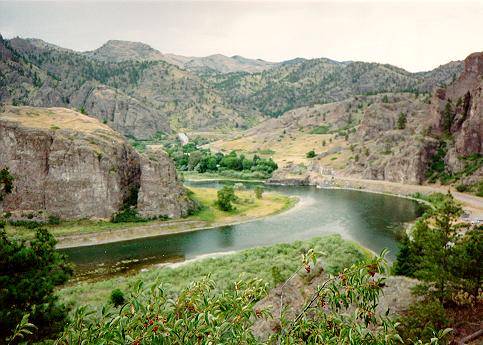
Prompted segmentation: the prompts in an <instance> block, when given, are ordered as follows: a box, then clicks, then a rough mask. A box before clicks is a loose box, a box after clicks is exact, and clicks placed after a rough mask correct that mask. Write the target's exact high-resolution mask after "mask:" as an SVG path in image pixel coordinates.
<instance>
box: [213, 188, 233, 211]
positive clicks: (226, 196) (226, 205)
mask: <svg viewBox="0 0 483 345" xmlns="http://www.w3.org/2000/svg"><path fill="white" fill-rule="evenodd" d="M235 200H236V196H235V190H234V189H233V187H230V186H223V188H222V189H220V190H219V191H218V192H217V200H216V202H215V203H216V205H217V206H218V208H219V209H220V210H222V211H231V210H233V209H234V207H233V204H232V203H233V202H234V201H235Z"/></svg>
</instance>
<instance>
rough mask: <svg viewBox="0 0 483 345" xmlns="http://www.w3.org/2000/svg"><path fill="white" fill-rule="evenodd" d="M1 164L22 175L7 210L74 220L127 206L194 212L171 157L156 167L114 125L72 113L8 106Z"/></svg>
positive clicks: (0, 117) (149, 211)
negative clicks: (117, 131) (39, 213)
mask: <svg viewBox="0 0 483 345" xmlns="http://www.w3.org/2000/svg"><path fill="white" fill-rule="evenodd" d="M0 167H1V168H4V167H7V168H9V170H10V173H11V174H12V175H13V176H14V178H15V180H14V190H13V193H12V194H10V195H8V196H7V197H6V198H5V199H4V201H3V203H2V204H0V209H1V210H3V211H8V212H18V211H24V213H25V212H27V213H29V212H30V213H36V212H40V211H45V212H47V213H48V214H52V215H55V216H58V217H61V218H65V219H73V218H93V217H95V218H108V217H110V216H111V215H112V214H113V213H115V212H117V211H119V210H121V209H122V208H123V207H126V206H137V207H138V211H139V212H140V213H141V214H143V215H149V216H161V215H162V216H170V217H179V216H182V215H185V214H187V213H188V212H189V208H190V201H189V199H188V197H187V195H186V191H185V190H184V188H183V187H182V185H181V183H179V182H178V181H177V178H176V173H175V171H174V166H173V163H172V162H171V161H170V159H169V158H167V157H166V156H165V155H163V154H162V153H158V154H157V155H156V162H151V161H150V159H149V158H148V157H145V156H141V155H140V154H138V153H137V152H136V151H135V150H134V149H133V148H132V147H131V146H130V145H129V144H128V143H127V141H126V140H125V139H124V138H123V137H122V136H121V135H120V134H118V133H116V132H114V131H113V130H112V129H110V128H109V127H108V126H106V125H103V124H101V123H99V121H98V120H96V119H94V118H91V117H88V116H84V115H82V114H80V113H77V112H75V111H72V110H68V109H65V108H32V107H10V106H7V107H4V108H3V109H2V110H1V112H0Z"/></svg>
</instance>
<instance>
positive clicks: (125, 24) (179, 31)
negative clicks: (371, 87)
mask: <svg viewBox="0 0 483 345" xmlns="http://www.w3.org/2000/svg"><path fill="white" fill-rule="evenodd" d="M0 33H1V34H2V35H3V36H5V37H7V38H11V37H14V36H21V37H36V38H41V39H44V40H46V41H48V42H51V43H55V44H57V45H60V46H62V47H66V48H71V49H75V50H92V49H96V48H97V47H99V46H100V45H102V44H103V43H104V42H105V41H107V40H109V39H122V40H131V41H142V42H145V43H148V44H149V45H151V46H152V47H154V48H156V49H158V50H160V51H162V52H164V53H176V54H182V55H191V56H204V55H210V54H214V53H221V54H226V55H235V54H238V55H243V56H245V57H250V58H262V59H265V60H271V61H281V60H287V59H291V58H295V57H305V58H313V57H328V58H331V59H334V60H340V61H343V60H362V61H375V62H383V63H391V64H394V65H397V66H400V67H403V68H406V69H408V70H410V71H421V70H428V69H432V68H434V67H437V66H438V65H440V64H443V63H446V62H449V61H451V60H461V59H463V58H465V57H466V56H467V55H468V54H469V53H471V52H474V51H481V50H483V0H478V1H464V0H454V1H436V0H427V1H423V0H419V1H405V0H403V1H396V0H386V1H362V0H351V1H324V2H318V1H305V2H303V1H295V0H292V1H283V2H275V1H254V0H245V1H237V2H235V1H210V2H208V1H186V0H184V1H152V2H144V1H140V0H127V1H126V0H125V1H122V2H121V1H119V2H116V1H112V0H111V1H104V2H98V1H62V0H60V1H55V2H42V1H0Z"/></svg>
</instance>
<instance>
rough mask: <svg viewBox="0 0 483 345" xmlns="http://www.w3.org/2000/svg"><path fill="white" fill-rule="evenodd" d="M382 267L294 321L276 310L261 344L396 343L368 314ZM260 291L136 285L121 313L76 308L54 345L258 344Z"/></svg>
mask: <svg viewBox="0 0 483 345" xmlns="http://www.w3.org/2000/svg"><path fill="white" fill-rule="evenodd" d="M315 260H316V258H315V254H314V252H313V251H309V252H308V253H307V254H306V255H303V263H302V266H300V268H299V270H300V269H303V268H305V269H306V270H310V267H311V266H310V264H315ZM385 267H386V266H385V260H384V259H383V258H382V257H374V258H372V259H370V260H367V261H361V262H359V263H357V264H354V265H353V266H351V267H349V268H346V269H344V270H343V271H342V272H340V273H339V274H338V275H335V276H330V277H329V278H328V279H327V280H326V281H325V282H324V283H323V284H322V285H320V286H319V287H318V288H317V289H316V291H314V293H313V295H311V296H309V298H308V299H307V301H306V303H305V305H304V307H303V309H302V310H300V311H299V312H298V314H296V317H294V318H288V317H286V315H287V314H286V309H283V310H285V311H284V312H283V313H282V318H281V320H282V323H281V328H280V329H279V330H274V333H273V334H272V335H271V336H270V338H269V339H268V341H267V343H270V344H302V343H303V344H334V345H335V344H374V345H376V344H377V345H378V344H381V345H382V344H398V343H401V338H400V336H399V334H398V333H397V331H396V324H395V323H394V322H393V321H391V320H390V319H388V318H387V317H385V316H380V315H377V314H376V312H375V309H376V307H377V304H378V298H379V294H380V292H381V289H382V287H383V286H384V276H383V274H384V272H385ZM267 288H268V285H267V284H264V283H263V282H262V280H260V279H241V280H239V281H236V282H234V283H232V284H231V285H230V286H229V287H227V288H226V289H224V290H221V291H219V292H216V290H215V283H214V281H212V280H211V279H210V278H209V277H205V278H203V279H201V280H199V281H197V282H194V283H191V284H190V285H189V286H188V287H187V288H185V289H184V290H182V291H181V293H179V294H178V295H177V296H176V297H175V298H170V297H169V296H168V295H167V294H166V292H165V290H164V289H163V286H162V285H160V284H159V283H155V284H153V285H151V286H147V287H145V286H144V284H143V283H142V282H139V283H138V284H137V285H136V287H135V289H134V291H133V293H132V294H131V295H130V296H129V297H128V299H127V303H126V304H125V305H124V306H123V307H122V308H121V310H112V309H110V308H108V307H104V308H102V310H101V311H100V314H95V313H94V312H93V311H89V310H88V309H87V308H86V307H81V308H79V309H78V310H77V311H76V313H75V315H74V318H73V320H72V322H70V323H69V324H68V325H67V327H66V328H65V331H64V333H63V334H62V336H61V337H60V339H59V340H58V341H57V343H58V344H74V343H81V342H82V343H87V344H91V343H95V344H101V343H111V344H126V343H127V344H135V345H140V344H261V343H262V342H261V340H260V339H257V338H256V337H255V336H254V334H253V333H252V331H251V327H252V326H253V324H254V323H255V322H256V321H257V320H258V319H260V318H270V317H272V316H271V315H270V312H269V311H268V310H266V309H258V308H256V302H257V301H259V300H260V299H261V298H263V297H265V296H266V294H267ZM349 306H352V308H353V309H351V310H350V311H348V309H347V308H348V307H349ZM446 333H447V331H446V332H445V333H444V334H443V333H440V334H439V335H436V336H435V335H433V337H434V340H433V341H432V342H431V343H432V344H438V343H439V342H438V341H439V338H443V337H444V336H445V334H446ZM263 343H265V342H263Z"/></svg>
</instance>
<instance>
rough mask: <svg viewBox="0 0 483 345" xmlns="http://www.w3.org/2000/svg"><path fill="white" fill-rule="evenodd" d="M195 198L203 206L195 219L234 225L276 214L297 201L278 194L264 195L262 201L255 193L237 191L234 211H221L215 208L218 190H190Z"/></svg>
mask: <svg viewBox="0 0 483 345" xmlns="http://www.w3.org/2000/svg"><path fill="white" fill-rule="evenodd" d="M190 189H191V190H192V191H193V192H194V198H195V199H196V200H197V201H199V202H200V203H201V205H203V207H202V209H201V211H200V212H199V213H198V214H196V215H194V216H192V218H194V219H198V220H202V221H205V222H209V223H233V222H239V221H243V220H244V219H253V218H259V217H263V216H266V215H269V214H274V213H278V212H281V211H283V210H286V209H288V208H290V207H291V206H293V205H294V204H295V202H296V200H295V199H293V198H290V197H287V196H285V195H281V194H277V193H264V194H263V198H262V199H257V198H256V197H255V193H254V191H240V190H237V191H235V194H236V196H237V197H238V201H237V202H235V203H234V206H235V209H234V210H232V211H227V212H225V211H221V210H220V209H219V208H218V207H216V206H215V201H216V199H217V190H216V189H213V188H194V187H191V188H190Z"/></svg>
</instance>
